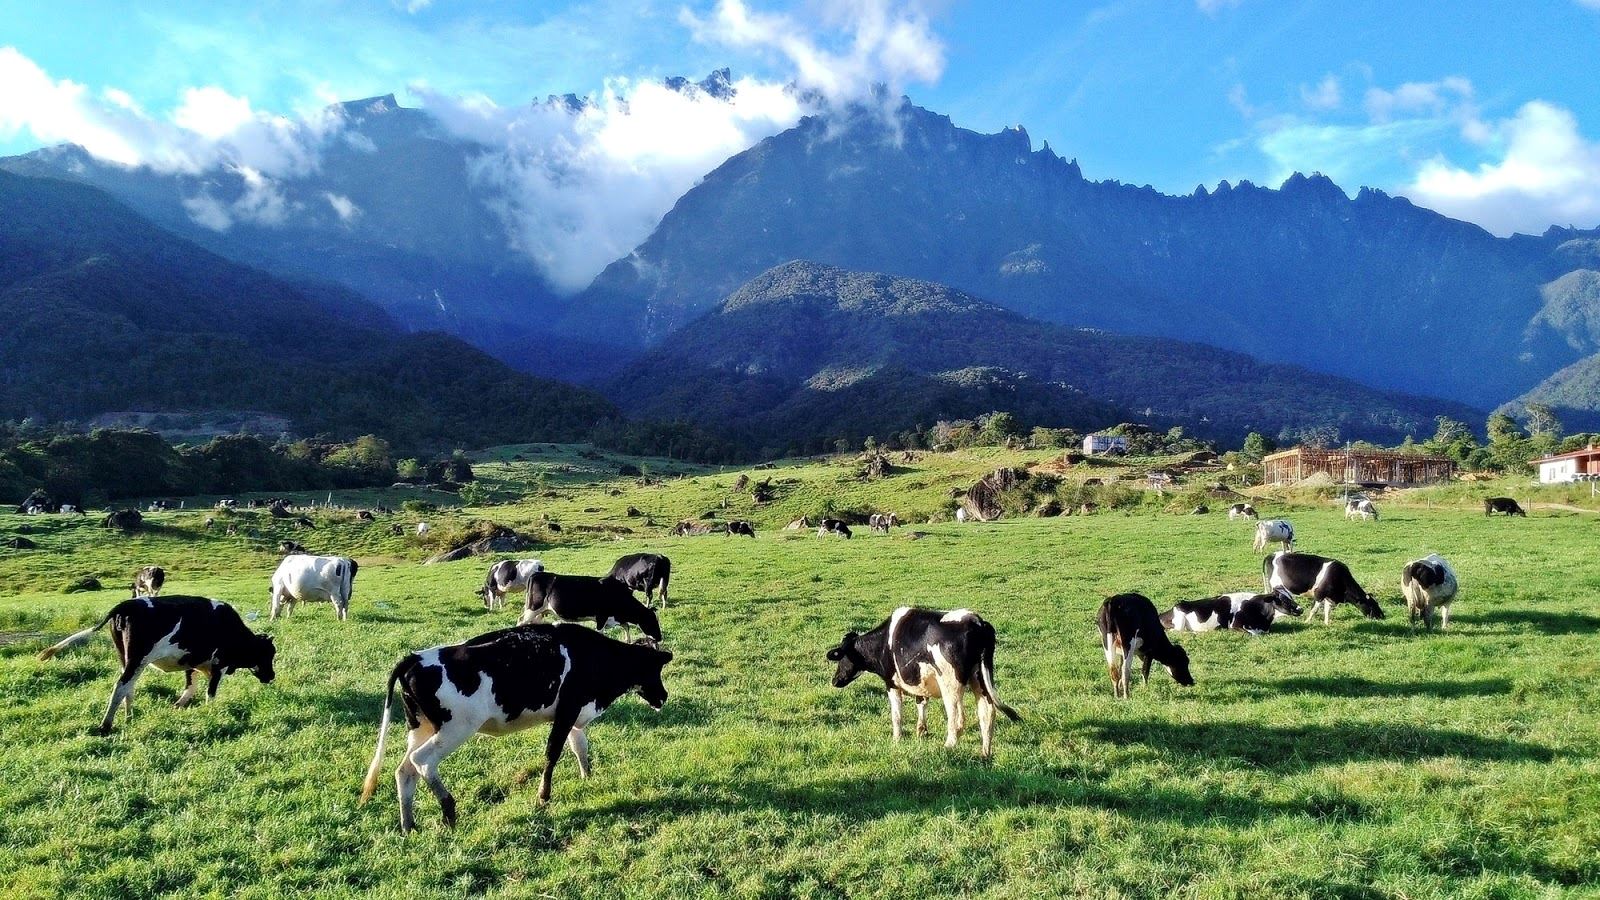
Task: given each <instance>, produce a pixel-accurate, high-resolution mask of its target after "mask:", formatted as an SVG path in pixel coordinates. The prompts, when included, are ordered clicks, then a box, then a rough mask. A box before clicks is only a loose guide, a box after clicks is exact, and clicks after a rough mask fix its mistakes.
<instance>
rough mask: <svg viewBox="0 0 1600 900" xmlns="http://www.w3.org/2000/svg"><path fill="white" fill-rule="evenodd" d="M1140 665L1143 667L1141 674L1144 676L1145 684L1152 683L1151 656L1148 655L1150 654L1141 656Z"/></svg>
mask: <svg viewBox="0 0 1600 900" xmlns="http://www.w3.org/2000/svg"><path fill="white" fill-rule="evenodd" d="M1139 663H1140V665H1141V666H1142V667H1143V669H1142V671H1141V673H1140V674H1141V675H1143V676H1144V683H1145V684H1149V683H1150V654H1148V653H1141V654H1139Z"/></svg>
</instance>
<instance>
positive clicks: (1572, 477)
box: [1535, 444, 1600, 484]
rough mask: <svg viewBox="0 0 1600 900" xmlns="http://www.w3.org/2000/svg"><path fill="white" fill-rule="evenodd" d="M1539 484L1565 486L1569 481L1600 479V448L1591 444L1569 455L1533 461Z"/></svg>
mask: <svg viewBox="0 0 1600 900" xmlns="http://www.w3.org/2000/svg"><path fill="white" fill-rule="evenodd" d="M1535 462H1537V463H1538V465H1539V483H1540V484H1565V483H1566V482H1569V481H1588V480H1592V479H1600V447H1596V446H1595V445H1593V444H1590V445H1589V446H1587V447H1585V448H1583V449H1582V450H1573V451H1572V452H1570V453H1557V454H1555V455H1554V456H1546V457H1544V458H1542V459H1538V460H1535Z"/></svg>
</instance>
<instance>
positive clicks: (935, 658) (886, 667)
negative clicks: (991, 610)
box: [828, 606, 1022, 757]
mask: <svg viewBox="0 0 1600 900" xmlns="http://www.w3.org/2000/svg"><path fill="white" fill-rule="evenodd" d="M994 645H995V631H994V626H993V625H990V624H989V623H988V622H985V621H984V620H983V619H982V618H980V617H979V616H978V614H977V613H975V612H973V611H972V610H970V609H955V610H951V611H950V612H938V611H935V610H931V609H917V608H914V607H910V606H902V607H900V608H899V609H897V610H895V611H894V612H893V613H892V614H890V616H889V618H887V619H885V620H883V622H882V623H881V624H879V625H878V627H877V628H874V629H872V630H871V631H869V632H867V633H866V634H857V633H855V632H854V631H851V632H847V633H846V634H845V636H844V639H843V640H841V641H840V642H839V645H838V646H837V647H834V648H833V649H831V650H829V651H828V659H829V660H831V661H833V662H836V663H838V664H839V665H838V668H837V669H835V670H834V674H833V686H834V687H839V688H842V687H844V686H846V685H848V684H849V683H850V682H852V681H854V680H855V679H856V677H857V676H859V675H861V673H863V672H870V673H872V674H874V675H876V676H878V677H879V678H881V679H883V683H884V687H885V688H886V689H887V690H888V693H889V725H890V729H891V732H892V733H893V735H894V739H895V740H897V741H898V740H900V706H901V697H902V695H903V694H910V695H911V696H912V697H913V698H914V699H915V700H916V701H917V736H918V737H921V736H923V735H925V734H927V733H928V719H927V706H928V698H929V697H938V698H940V699H941V700H943V701H944V716H945V738H944V745H945V746H946V747H954V746H955V745H956V738H957V737H959V736H960V734H961V732H962V731H964V730H965V729H966V727H967V723H966V710H965V708H964V706H963V704H962V698H963V695H964V692H965V691H968V690H971V691H972V693H973V694H975V695H977V698H978V733H979V735H980V737H981V740H982V745H983V746H982V750H981V752H982V755H983V756H984V757H989V756H991V755H993V753H994V711H995V710H996V709H998V710H1000V711H1001V712H1003V713H1005V715H1006V717H1007V718H1009V719H1011V720H1012V721H1016V720H1018V719H1021V718H1022V717H1021V716H1020V715H1018V714H1017V711H1016V710H1014V709H1012V708H1011V707H1009V706H1007V705H1006V704H1005V703H1002V702H1001V701H1000V696H999V694H998V693H997V692H996V691H995V686H994Z"/></svg>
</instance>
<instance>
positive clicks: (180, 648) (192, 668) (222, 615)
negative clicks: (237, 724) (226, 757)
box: [39, 597, 277, 734]
mask: <svg viewBox="0 0 1600 900" xmlns="http://www.w3.org/2000/svg"><path fill="white" fill-rule="evenodd" d="M107 622H110V623H111V643H112V644H113V645H115V646H116V648H117V656H118V658H119V659H120V660H121V662H122V675H121V676H120V677H119V678H118V679H117V686H116V689H115V690H113V691H112V692H111V703H110V705H108V706H107V707H106V717H105V719H104V720H103V721H102V722H101V723H100V733H101V734H108V733H110V731H111V722H112V720H113V718H114V717H115V716H116V712H117V704H118V703H121V704H123V706H124V707H125V708H126V710H127V716H128V718H129V719H132V718H133V685H134V682H136V681H138V680H139V676H140V675H142V674H144V669H145V667H146V666H155V667H156V668H157V669H160V670H161V671H163V672H176V671H178V670H180V669H181V670H183V674H184V689H183V693H182V694H180V695H179V696H178V701H177V703H176V705H177V706H179V707H184V706H188V705H189V704H190V703H191V702H193V701H194V689H195V682H194V673H195V672H200V673H201V674H203V675H205V676H206V679H207V684H206V698H207V699H211V700H214V699H216V696H217V687H218V686H219V685H221V684H222V676H223V675H226V674H228V673H230V672H233V671H235V670H238V669H249V670H250V671H251V672H252V673H254V674H255V676H256V677H257V678H259V679H260V680H261V683H262V684H266V683H268V682H270V681H272V678H273V674H274V673H273V671H272V661H273V658H274V657H275V656H276V655H277V647H275V646H274V645H273V643H272V638H271V637H269V636H267V635H259V634H255V633H254V632H252V631H251V630H250V629H249V628H248V627H247V626H246V625H245V624H244V620H243V619H241V618H239V613H238V612H236V611H235V610H234V608H233V607H231V606H229V605H228V604H226V603H223V602H222V601H221V600H211V599H208V598H205V597H134V598H132V599H129V600H124V601H122V602H121V603H118V604H117V605H116V606H113V607H112V608H111V611H110V612H108V613H106V617H105V618H104V619H101V620H100V624H99V625H96V626H94V627H93V628H85V629H84V630H82V631H80V632H78V633H77V634H74V635H72V636H71V637H69V638H67V639H66V640H64V641H62V642H61V643H59V644H56V645H55V646H54V647H51V648H49V649H47V650H45V651H44V652H43V653H40V654H39V658H40V659H49V658H51V657H53V656H55V655H56V654H58V653H61V652H62V651H64V650H68V649H70V648H72V647H75V646H77V645H79V644H81V643H83V642H84V641H87V640H88V639H89V638H90V637H92V636H93V635H94V633H95V632H96V631H99V630H100V629H101V628H104V627H105V625H106V623H107Z"/></svg>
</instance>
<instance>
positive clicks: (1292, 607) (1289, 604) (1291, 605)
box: [1272, 588, 1303, 616]
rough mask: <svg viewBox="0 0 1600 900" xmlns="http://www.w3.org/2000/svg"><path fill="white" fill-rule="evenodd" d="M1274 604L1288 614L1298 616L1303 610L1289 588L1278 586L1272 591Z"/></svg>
mask: <svg viewBox="0 0 1600 900" xmlns="http://www.w3.org/2000/svg"><path fill="white" fill-rule="evenodd" d="M1272 605H1273V607H1274V608H1275V609H1277V610H1278V612H1281V613H1283V614H1284V615H1286V616H1298V615H1301V614H1302V612H1303V611H1302V610H1301V609H1300V604H1298V603H1296V602H1294V595H1293V594H1291V593H1289V590H1288V588H1278V589H1277V590H1275V591H1273V592H1272Z"/></svg>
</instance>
